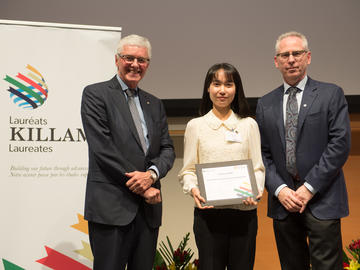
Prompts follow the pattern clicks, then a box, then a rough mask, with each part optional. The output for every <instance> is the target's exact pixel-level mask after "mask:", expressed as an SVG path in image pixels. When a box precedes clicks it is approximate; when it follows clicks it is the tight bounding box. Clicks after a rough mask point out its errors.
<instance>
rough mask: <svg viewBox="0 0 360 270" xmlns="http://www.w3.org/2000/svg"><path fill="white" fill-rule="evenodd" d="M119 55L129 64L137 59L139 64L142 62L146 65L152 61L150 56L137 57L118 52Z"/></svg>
mask: <svg viewBox="0 0 360 270" xmlns="http://www.w3.org/2000/svg"><path fill="white" fill-rule="evenodd" d="M118 56H119V57H120V58H122V59H123V60H124V61H125V62H126V63H128V64H132V63H134V61H135V59H136V60H137V62H138V64H142V65H145V64H147V63H149V62H150V59H149V58H144V57H135V56H133V55H128V54H126V55H121V54H119V53H118Z"/></svg>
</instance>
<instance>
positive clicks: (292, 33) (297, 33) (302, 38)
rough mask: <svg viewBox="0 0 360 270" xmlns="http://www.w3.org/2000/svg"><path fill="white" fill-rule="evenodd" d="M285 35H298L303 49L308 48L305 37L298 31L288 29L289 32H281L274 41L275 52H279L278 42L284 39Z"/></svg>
mask: <svg viewBox="0 0 360 270" xmlns="http://www.w3.org/2000/svg"><path fill="white" fill-rule="evenodd" d="M287 37H298V38H300V39H301V40H302V43H303V47H304V50H307V51H308V50H309V46H308V41H307V39H306V37H305V36H304V35H303V34H301V33H299V32H296V31H290V32H286V33H284V34H281V35H280V36H279V37H278V39H277V40H276V43H275V53H278V52H279V45H280V42H281V41H282V40H283V39H284V38H287Z"/></svg>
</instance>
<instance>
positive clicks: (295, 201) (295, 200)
mask: <svg viewBox="0 0 360 270" xmlns="http://www.w3.org/2000/svg"><path fill="white" fill-rule="evenodd" d="M278 199H279V201H280V203H281V204H282V205H283V206H284V207H285V209H286V210H288V211H289V212H299V211H300V210H301V209H302V207H303V202H302V201H301V200H300V198H299V196H298V195H297V194H296V192H295V191H293V190H292V189H290V188H288V187H284V188H283V189H282V190H281V191H280V192H279V195H278Z"/></svg>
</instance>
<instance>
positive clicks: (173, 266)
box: [169, 262, 176, 270]
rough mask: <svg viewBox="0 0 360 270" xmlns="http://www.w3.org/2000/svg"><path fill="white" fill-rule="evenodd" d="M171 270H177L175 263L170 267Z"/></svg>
mask: <svg viewBox="0 0 360 270" xmlns="http://www.w3.org/2000/svg"><path fill="white" fill-rule="evenodd" d="M169 270H176V268H175V263H174V262H173V263H172V264H171V265H169Z"/></svg>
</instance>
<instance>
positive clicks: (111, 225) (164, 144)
mask: <svg viewBox="0 0 360 270" xmlns="http://www.w3.org/2000/svg"><path fill="white" fill-rule="evenodd" d="M150 58H151V45H150V42H149V41H148V40H147V39H146V38H144V37H141V36H137V35H130V36H127V37H125V38H123V39H121V40H120V42H119V45H118V48H117V54H116V55H115V64H116V66H117V70H118V73H117V75H115V76H114V77H113V78H112V79H111V80H109V81H105V82H101V83H96V84H92V85H89V86H87V87H86V88H85V89H84V92H83V97H82V105H81V116H82V121H83V125H84V129H85V133H86V138H87V141H88V146H89V173H88V178H87V186H86V198H85V219H86V220H88V224H89V238H90V244H91V250H92V252H93V255H94V268H93V269H94V270H124V269H125V268H126V269H127V270H151V269H152V266H153V261H154V257H155V251H156V243H157V237H158V231H159V226H160V224H161V214H162V212H161V211H162V205H161V193H160V181H159V180H160V179H161V178H163V177H164V176H165V175H166V174H167V172H168V171H169V170H170V169H171V167H172V165H173V162H174V159H175V154H174V148H173V143H172V140H171V139H170V136H169V133H168V126H167V120H166V115H165V110H164V107H163V104H162V102H161V101H160V100H159V99H158V98H156V97H155V96H153V95H151V94H150V93H147V92H145V91H143V90H142V89H140V88H139V87H138V83H139V82H140V80H141V79H142V78H143V77H144V76H145V73H146V70H147V69H148V67H149V63H150Z"/></svg>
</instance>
